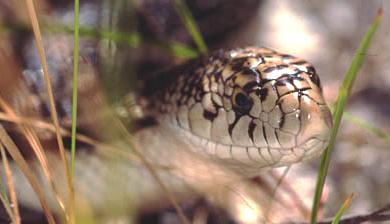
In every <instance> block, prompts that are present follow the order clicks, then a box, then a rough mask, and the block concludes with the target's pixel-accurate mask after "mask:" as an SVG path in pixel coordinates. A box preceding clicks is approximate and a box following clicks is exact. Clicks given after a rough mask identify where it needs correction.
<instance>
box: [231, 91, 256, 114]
mask: <svg viewBox="0 0 390 224" xmlns="http://www.w3.org/2000/svg"><path fill="white" fill-rule="evenodd" d="M234 102H235V103H234V104H233V108H234V109H235V111H236V112H240V113H241V114H247V113H249V111H250V110H251V109H252V105H253V100H252V98H251V97H250V96H248V95H245V94H244V93H241V92H240V93H237V94H236V95H235V96H234Z"/></svg>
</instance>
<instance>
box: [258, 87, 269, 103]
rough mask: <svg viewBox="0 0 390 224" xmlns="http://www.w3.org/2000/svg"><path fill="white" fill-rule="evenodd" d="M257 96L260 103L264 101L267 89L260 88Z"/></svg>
mask: <svg viewBox="0 0 390 224" xmlns="http://www.w3.org/2000/svg"><path fill="white" fill-rule="evenodd" d="M258 95H259V96H260V100H261V101H265V99H266V98H267V96H268V89H267V88H261V89H259V90H258Z"/></svg>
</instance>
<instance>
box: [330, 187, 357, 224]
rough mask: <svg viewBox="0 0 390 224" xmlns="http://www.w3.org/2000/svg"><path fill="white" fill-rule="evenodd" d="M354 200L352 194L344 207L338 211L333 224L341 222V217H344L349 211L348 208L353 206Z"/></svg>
mask: <svg viewBox="0 0 390 224" xmlns="http://www.w3.org/2000/svg"><path fill="white" fill-rule="evenodd" d="M352 198H353V194H350V195H349V196H348V197H347V199H345V201H344V203H343V205H342V206H341V208H340V209H339V210H338V211H337V213H336V215H335V217H334V219H333V221H332V224H338V223H339V222H340V220H341V217H342V216H343V214H344V212H345V210H347V208H349V205H350V204H351V201H352Z"/></svg>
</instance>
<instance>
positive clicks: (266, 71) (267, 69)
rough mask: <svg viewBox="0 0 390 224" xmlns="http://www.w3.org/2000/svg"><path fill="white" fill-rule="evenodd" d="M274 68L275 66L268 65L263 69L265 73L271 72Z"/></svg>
mask: <svg viewBox="0 0 390 224" xmlns="http://www.w3.org/2000/svg"><path fill="white" fill-rule="evenodd" d="M275 69H276V67H268V68H266V69H264V72H265V73H270V72H272V71H273V70H275Z"/></svg>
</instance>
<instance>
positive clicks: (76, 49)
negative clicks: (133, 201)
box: [70, 0, 80, 179]
mask: <svg viewBox="0 0 390 224" xmlns="http://www.w3.org/2000/svg"><path fill="white" fill-rule="evenodd" d="M79 9H80V3H79V0H74V48H73V81H72V82H73V88H72V90H73V92H72V131H71V139H72V140H71V146H70V152H71V159H70V170H71V176H72V177H73V175H74V169H75V157H76V130H77V87H78V73H79ZM72 179H73V178H72Z"/></svg>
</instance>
